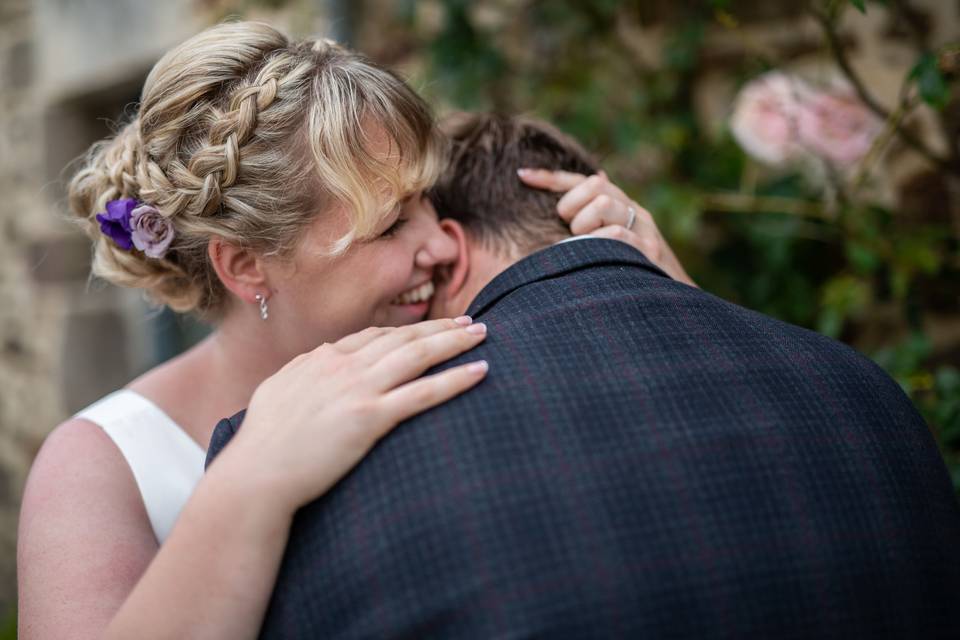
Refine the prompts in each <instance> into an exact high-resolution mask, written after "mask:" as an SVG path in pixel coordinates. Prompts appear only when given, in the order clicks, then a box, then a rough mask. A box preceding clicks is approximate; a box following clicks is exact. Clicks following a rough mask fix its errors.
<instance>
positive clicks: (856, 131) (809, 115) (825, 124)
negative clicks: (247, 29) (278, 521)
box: [797, 87, 883, 169]
mask: <svg viewBox="0 0 960 640" xmlns="http://www.w3.org/2000/svg"><path fill="white" fill-rule="evenodd" d="M797 124H798V127H797V129H798V133H799V135H800V142H801V144H802V145H803V146H804V147H805V148H807V149H809V150H810V151H811V152H813V153H814V154H816V155H818V156H820V157H821V158H824V159H825V160H827V161H828V162H829V163H830V164H832V165H834V166H836V167H838V168H841V169H846V168H849V167H852V166H853V165H855V164H857V163H858V162H860V160H862V159H863V156H865V155H867V152H868V151H869V150H870V146H871V145H872V144H873V141H874V140H875V139H876V137H877V136H878V135H879V134H880V131H881V130H882V129H883V122H882V121H881V120H880V119H879V118H877V116H876V115H874V113H873V112H872V111H870V110H869V109H868V108H867V107H866V105H864V104H863V102H861V101H860V98H858V97H857V96H856V94H854V93H853V90H852V89H847V88H845V87H840V88H834V89H832V90H830V91H829V92H827V91H819V92H813V93H812V94H811V95H809V96H806V97H805V98H804V100H803V102H802V104H801V108H800V111H799V117H798V122H797Z"/></svg>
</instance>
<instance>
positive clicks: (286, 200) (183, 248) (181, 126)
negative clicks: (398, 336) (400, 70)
mask: <svg viewBox="0 0 960 640" xmlns="http://www.w3.org/2000/svg"><path fill="white" fill-rule="evenodd" d="M371 123H373V124H374V125H376V126H379V127H382V129H383V130H385V131H387V132H389V134H390V135H391V136H392V137H393V138H394V142H395V143H396V144H397V146H399V148H400V151H401V154H400V156H401V162H400V166H396V165H395V164H390V163H389V162H385V161H382V160H378V159H377V158H374V157H373V156H372V155H371V153H370V151H368V149H367V145H366V143H367V133H366V128H367V127H368V126H369V125H370V124H371ZM440 148H441V144H440V137H439V134H438V133H437V132H436V130H435V128H434V126H433V121H432V117H431V116H430V112H429V109H428V108H427V107H426V105H425V104H424V103H423V101H422V100H421V99H420V98H419V97H418V96H417V95H416V94H415V93H414V92H413V91H412V90H411V89H410V88H409V87H408V86H407V85H406V84H404V83H403V81H402V80H400V79H399V78H397V77H396V76H395V75H393V74H392V73H390V72H389V71H386V70H384V69H381V68H379V67H377V66H376V65H374V64H372V63H370V62H369V61H367V60H366V59H364V58H363V57H362V56H359V55H358V54H356V53H353V52H350V51H348V50H346V49H344V48H342V47H340V46H339V45H337V44H336V43H334V42H332V41H329V40H317V41H312V40H307V41H300V42H294V41H291V40H289V39H288V38H286V36H284V35H283V34H281V33H280V32H278V31H277V30H275V29H273V28H272V27H270V26H268V25H265V24H261V23H250V22H240V23H228V24H222V25H218V26H216V27H213V28H210V29H207V30H206V31H204V32H202V33H200V34H198V35H197V36H195V37H193V38H191V39H190V40H188V41H187V42H185V43H183V44H182V45H180V46H179V47H177V48H175V49H173V50H172V51H170V52H169V53H167V54H166V55H165V56H164V57H163V58H162V59H161V60H160V61H159V62H158V63H157V64H156V65H155V66H154V68H153V69H152V70H151V72H150V74H149V75H148V77H147V80H146V82H145V84H144V90H143V96H142V100H141V104H140V108H139V113H138V115H137V117H136V118H135V119H133V120H132V121H131V122H130V123H129V124H128V125H127V126H126V127H124V128H123V129H122V130H121V131H120V132H119V133H118V134H117V136H116V137H114V138H112V139H109V140H105V141H102V142H100V143H97V144H96V145H94V146H93V147H92V148H91V151H90V152H89V154H88V156H87V159H86V163H85V165H84V166H83V167H82V168H81V169H80V171H79V172H78V173H77V174H76V176H75V177H74V178H73V180H72V181H71V184H70V204H71V209H72V210H73V213H74V214H75V215H76V216H77V217H79V218H80V219H81V221H82V222H83V224H84V225H85V227H86V230H87V232H88V233H89V234H90V235H91V236H92V237H93V238H94V239H95V241H96V256H95V259H94V273H95V274H97V275H100V276H102V277H104V278H106V279H108V280H110V281H112V282H115V283H117V284H121V285H124V286H132V287H140V288H143V289H145V290H147V291H148V292H149V293H150V295H151V296H152V297H154V298H155V299H156V300H158V301H159V302H162V303H165V304H167V305H169V306H170V307H172V308H174V309H175V310H179V311H187V310H198V311H200V312H201V313H208V314H212V315H213V316H216V315H217V314H218V313H219V312H220V311H222V310H223V307H224V303H225V300H226V292H225V290H224V288H223V285H222V283H220V282H219V280H218V279H217V277H216V274H215V272H214V270H213V268H212V265H211V264H210V263H209V259H208V257H207V244H208V242H209V239H210V237H211V236H214V235H216V236H219V237H222V238H224V239H226V240H227V241H229V242H234V243H237V244H242V245H243V246H246V247H250V248H251V249H253V250H257V251H264V252H268V253H271V254H275V255H284V254H287V253H288V252H289V251H290V250H291V249H292V248H293V247H294V246H295V245H296V239H297V236H298V234H299V232H300V231H301V230H302V229H303V227H304V226H305V225H306V224H308V223H309V222H310V221H311V220H312V219H313V218H314V217H315V216H316V215H317V212H318V211H322V210H323V209H324V207H326V206H328V205H330V204H334V203H338V204H342V205H345V206H346V208H347V210H348V213H350V215H351V218H352V220H353V223H354V228H353V231H352V232H351V235H350V238H352V237H354V235H355V234H362V233H365V232H367V231H368V230H369V229H371V228H373V227H374V226H375V224H376V223H377V220H378V219H379V216H380V215H382V210H384V209H387V208H389V207H391V206H392V202H383V200H384V196H382V195H381V191H382V190H380V189H371V188H370V185H372V184H375V183H377V184H386V185H388V191H390V193H391V194H392V195H390V196H388V197H387V200H390V198H394V199H399V198H400V197H402V195H404V194H403V193H402V191H404V190H410V189H414V188H422V187H424V186H427V185H428V184H429V183H430V182H432V181H433V179H434V178H435V176H436V174H437V172H438V170H439V157H440V151H439V150H440ZM118 198H136V199H138V200H141V201H143V202H147V203H149V204H151V205H152V206H154V207H156V209H157V210H158V211H159V212H160V214H161V215H163V216H165V217H167V218H168V219H169V220H170V221H171V222H172V224H173V226H174V229H175V232H176V235H175V238H174V241H173V244H172V245H171V246H170V249H169V251H168V252H167V254H166V256H165V257H164V258H163V259H146V258H144V257H143V256H141V255H139V254H137V253H135V252H128V251H124V250H122V249H121V248H118V247H117V246H116V245H115V244H114V243H113V242H112V241H110V240H109V239H107V238H105V237H104V236H103V235H102V234H101V233H100V232H99V229H98V226H97V224H96V223H95V222H94V216H95V215H96V213H97V212H99V211H102V210H103V209H104V207H105V205H106V203H107V202H109V201H110V200H114V199H118ZM378 199H379V200H378ZM347 240H348V241H349V238H348V239H347ZM345 246H346V244H344V243H341V244H340V245H338V247H337V248H339V249H342V248H343V247H345Z"/></svg>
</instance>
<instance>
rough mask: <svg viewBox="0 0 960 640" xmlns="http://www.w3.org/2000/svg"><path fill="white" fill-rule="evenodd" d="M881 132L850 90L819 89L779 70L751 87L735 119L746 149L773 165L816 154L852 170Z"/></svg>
mask: <svg viewBox="0 0 960 640" xmlns="http://www.w3.org/2000/svg"><path fill="white" fill-rule="evenodd" d="M882 128H883V122H882V121H881V120H880V119H879V118H877V117H876V116H875V115H874V114H873V112H871V111H870V110H869V109H867V107H866V106H865V105H864V104H863V103H862V102H861V101H860V99H859V98H858V97H857V96H856V95H855V94H854V93H853V90H852V88H850V87H849V86H848V85H846V84H840V83H839V82H837V83H834V85H833V86H831V87H828V88H824V89H818V88H814V87H812V86H811V85H809V84H808V83H806V82H804V81H803V80H801V79H800V78H797V77H794V76H791V75H788V74H785V73H783V72H780V71H771V72H768V73H765V74H763V75H762V76H760V77H758V78H756V79H754V80H752V81H751V82H749V83H747V84H746V85H745V86H744V87H743V89H742V90H741V91H740V94H739V95H738V96H737V99H736V102H735V104H734V109H733V115H732V116H731V118H730V129H731V132H732V133H733V136H734V138H736V140H737V142H738V143H739V144H740V146H741V147H742V148H743V150H744V151H746V152H747V153H748V154H749V155H750V156H752V157H753V158H756V159H757V160H759V161H761V162H764V163H766V164H771V165H783V164H786V163H789V162H793V161H796V160H800V159H802V158H804V157H809V156H810V155H813V156H816V157H819V158H822V159H823V160H825V161H826V162H828V163H829V164H830V165H832V166H834V167H836V168H838V169H847V168H849V167H851V166H853V165H855V164H856V163H857V162H859V161H860V160H861V159H863V157H864V155H866V153H867V151H869V150H870V146H871V145H872V144H873V141H874V140H875V139H876V137H877V135H879V133H880V131H881V129H882Z"/></svg>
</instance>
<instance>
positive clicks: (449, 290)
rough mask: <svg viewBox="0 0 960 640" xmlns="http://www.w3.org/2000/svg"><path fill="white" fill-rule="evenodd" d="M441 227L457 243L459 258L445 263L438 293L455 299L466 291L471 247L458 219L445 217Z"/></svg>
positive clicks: (446, 297)
mask: <svg viewBox="0 0 960 640" xmlns="http://www.w3.org/2000/svg"><path fill="white" fill-rule="evenodd" d="M440 228H441V229H442V230H443V232H444V233H445V234H447V237H449V238H450V239H451V240H453V241H454V242H455V243H456V245H457V259H456V260H454V261H453V263H452V264H448V265H444V266H443V268H442V273H441V274H440V278H438V280H439V282H438V285H437V294H439V295H442V296H443V297H444V298H445V299H447V300H455V299H456V298H457V297H458V296H460V295H461V294H462V293H463V291H464V285H465V284H466V282H467V277H468V276H469V275H470V249H469V247H468V246H467V234H466V232H465V231H464V229H463V225H461V224H460V223H459V222H457V221H456V220H452V219H450V218H443V219H442V220H440Z"/></svg>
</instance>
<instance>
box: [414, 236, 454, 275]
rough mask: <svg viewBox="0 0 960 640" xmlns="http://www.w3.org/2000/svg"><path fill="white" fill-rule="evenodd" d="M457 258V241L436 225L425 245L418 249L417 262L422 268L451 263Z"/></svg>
mask: <svg viewBox="0 0 960 640" xmlns="http://www.w3.org/2000/svg"><path fill="white" fill-rule="evenodd" d="M435 226H436V225H435ZM456 259H457V243H456V241H455V240H454V239H453V238H451V237H450V236H448V235H447V234H446V233H444V232H443V230H442V229H441V228H440V227H439V226H436V229H435V230H434V231H432V232H431V234H430V237H429V238H428V239H427V241H426V243H425V244H424V245H423V247H421V248H420V250H419V251H417V255H416V264H417V266H418V267H420V268H423V269H429V268H432V267H435V266H437V265H442V264H451V263H453V262H454V261H455V260H456Z"/></svg>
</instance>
